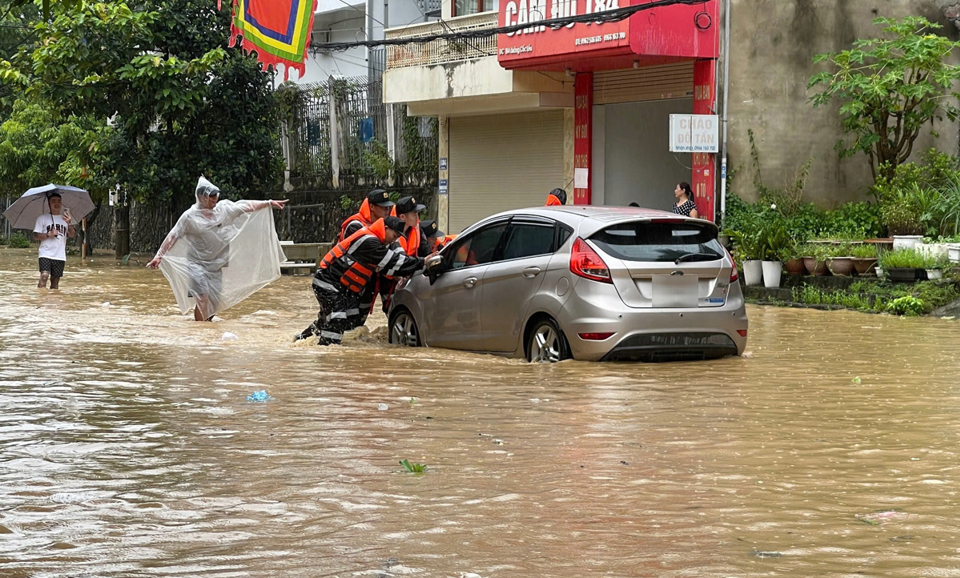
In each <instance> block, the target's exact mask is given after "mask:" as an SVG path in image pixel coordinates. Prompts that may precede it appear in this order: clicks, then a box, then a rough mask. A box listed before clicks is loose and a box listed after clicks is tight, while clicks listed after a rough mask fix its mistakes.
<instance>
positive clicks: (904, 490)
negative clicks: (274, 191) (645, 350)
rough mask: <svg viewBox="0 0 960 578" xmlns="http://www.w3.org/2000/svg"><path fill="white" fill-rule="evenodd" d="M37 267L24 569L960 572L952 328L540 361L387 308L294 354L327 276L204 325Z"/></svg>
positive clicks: (23, 361) (125, 288)
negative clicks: (462, 345)
mask: <svg viewBox="0 0 960 578" xmlns="http://www.w3.org/2000/svg"><path fill="white" fill-rule="evenodd" d="M143 263H145V260H144V259H142V258H141V265H142V264H143ZM35 270H36V253H35V249H34V250H10V249H2V248H0V576H2V577H4V578H14V577H21V576H24V577H26V576H38V577H76V576H169V575H183V576H222V577H230V576H290V577H304V578H306V577H317V576H341V577H347V576H370V577H387V576H401V575H405V576H438V577H448V576H450V577H455V578H456V577H462V576H463V577H466V576H471V577H472V576H473V575H474V574H475V575H479V576H481V577H483V578H489V577H506V576H518V577H519V576H524V577H527V576H537V577H541V576H543V577H546V576H556V577H584V576H617V577H621V576H711V577H712V576H758V577H759V576H814V575H816V576H854V575H855V576H902V577H915V576H958V575H960V521H958V513H960V508H958V504H957V491H958V489H960V462H958V447H960V446H958V444H960V419H958V416H960V358H958V356H957V355H956V351H957V346H958V343H960V339H958V338H960V323H958V322H955V321H946V320H934V319H924V318H913V319H899V318H895V317H890V316H877V315H866V314H860V313H853V312H844V311H839V312H820V311H811V310H798V309H777V308H769V307H752V308H750V309H749V315H750V322H751V326H750V343H749V345H748V348H747V350H748V352H749V354H748V355H747V356H746V357H745V358H737V359H724V360H718V361H711V362H698V363H671V364H660V365H642V364H591V363H581V362H564V363H560V364H556V365H552V366H549V365H548V366H540V365H537V366H534V365H529V364H526V363H523V362H520V361H516V360H505V359H500V358H496V357H491V356H483V355H473V354H464V353H457V352H449V351H442V350H429V349H419V350H410V349H401V348H398V347H392V346H389V345H387V344H386V343H384V338H383V336H384V335H385V332H384V330H383V327H382V326H383V322H384V320H383V318H382V316H378V317H377V318H374V319H373V320H372V321H371V323H370V329H371V331H366V332H361V335H360V337H359V338H355V339H353V340H351V341H349V342H348V343H347V344H346V345H345V346H343V347H331V348H318V347H313V346H309V345H303V344H296V345H295V344H293V343H291V342H290V339H291V337H292V335H293V334H294V333H295V332H297V331H299V330H301V329H303V327H305V326H306V325H307V324H308V323H309V322H310V320H311V319H312V318H313V316H314V315H315V305H316V301H315V299H314V297H313V295H312V292H311V291H310V289H309V278H304V277H284V278H281V279H280V280H278V281H277V282H275V283H274V284H272V285H271V286H269V287H268V288H266V289H265V290H263V291H261V292H260V293H258V294H256V295H255V296H254V297H252V298H251V299H249V300H248V301H246V302H244V303H242V304H241V305H239V306H237V307H235V308H234V309H231V310H229V311H226V312H224V313H223V314H222V317H223V320H221V321H218V322H215V323H206V324H203V323H195V322H193V321H191V320H190V318H189V316H181V315H180V314H179V312H178V310H177V309H176V307H175V304H174V301H173V296H172V293H171V291H170V288H169V286H168V285H167V284H166V282H165V280H164V279H163V276H162V275H161V274H160V273H159V272H156V271H148V270H145V269H143V268H142V266H136V263H135V262H133V261H132V262H131V265H130V266H128V267H123V266H119V265H116V264H114V261H113V259H111V258H107V257H97V258H95V259H93V260H92V261H90V262H88V263H87V264H86V265H85V266H84V265H81V264H80V263H79V259H77V258H75V257H70V258H68V263H67V272H66V275H65V277H64V279H63V281H62V283H61V287H62V289H61V291H60V292H59V293H50V292H39V291H38V290H37V289H36V288H35V285H36V276H37V275H36V273H35ZM224 332H230V333H233V334H235V335H236V336H237V339H236V340H235V341H223V340H222V336H223V333H224ZM261 390H263V391H266V392H267V394H268V395H269V399H267V400H266V401H262V402H260V401H248V400H247V398H248V396H250V395H251V394H253V393H254V392H258V391H261ZM252 399H256V398H252ZM404 459H407V460H409V461H410V462H412V463H420V464H426V466H427V470H426V472H425V473H423V474H412V473H407V472H405V471H404V468H403V467H402V466H401V465H400V464H399V462H400V460H404Z"/></svg>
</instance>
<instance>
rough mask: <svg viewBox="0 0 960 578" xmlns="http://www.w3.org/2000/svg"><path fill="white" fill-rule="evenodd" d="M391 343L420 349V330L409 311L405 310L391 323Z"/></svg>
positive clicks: (394, 317)
mask: <svg viewBox="0 0 960 578" xmlns="http://www.w3.org/2000/svg"><path fill="white" fill-rule="evenodd" d="M390 343H395V344H397V345H404V346H407V347H420V330H419V329H418V328H417V322H416V321H415V320H414V319H413V315H411V314H410V312H409V311H407V310H403V311H400V312H399V313H397V314H396V315H394V316H393V320H392V321H391V322H390Z"/></svg>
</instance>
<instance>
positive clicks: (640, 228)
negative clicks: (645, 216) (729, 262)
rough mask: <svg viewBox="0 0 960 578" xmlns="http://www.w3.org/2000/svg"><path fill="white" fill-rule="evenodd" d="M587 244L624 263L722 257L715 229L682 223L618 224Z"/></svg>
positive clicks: (707, 259) (641, 222) (698, 259)
mask: <svg viewBox="0 0 960 578" xmlns="http://www.w3.org/2000/svg"><path fill="white" fill-rule="evenodd" d="M590 240H591V241H593V242H594V243H596V244H597V245H598V246H599V247H600V248H601V249H602V250H603V251H604V252H605V253H609V254H610V255H613V256H614V257H616V258H618V259H623V260H625V261H647V262H649V261H653V262H657V261H662V262H667V261H673V262H675V261H677V260H678V259H680V260H682V261H690V262H692V261H716V260H717V259H722V258H723V255H724V251H723V246H721V245H720V242H719V241H717V230H716V229H715V228H713V227H711V226H708V225H701V224H699V223H691V222H684V221H636V222H633V223H620V224H618V225H613V226H612V227H607V228H606V229H603V230H602V231H599V232H597V233H594V234H593V236H591V237H590Z"/></svg>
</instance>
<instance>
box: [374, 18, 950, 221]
mask: <svg viewBox="0 0 960 578" xmlns="http://www.w3.org/2000/svg"><path fill="white" fill-rule="evenodd" d="M620 2H622V5H623V6H627V5H628V2H627V1H626V0H493V1H491V0H452V1H451V0H446V1H445V2H444V3H443V4H442V6H441V14H442V18H443V22H442V23H440V22H436V23H430V24H424V25H414V26H408V27H404V28H402V29H390V30H387V31H386V37H387V38H404V37H413V36H425V35H430V34H436V33H442V32H451V31H458V30H476V29H482V28H493V27H497V26H508V25H525V24H529V25H530V26H529V27H528V28H525V29H523V30H521V31H519V32H516V33H512V34H509V35H508V34H500V35H499V36H490V37H483V38H476V39H469V40H461V41H450V40H443V39H441V40H433V41H431V42H429V43H423V44H407V45H399V46H388V47H387V52H386V72H385V73H384V100H385V102H388V103H398V104H400V103H402V104H406V105H407V107H408V113H409V114H411V115H420V116H437V117H439V126H440V147H439V148H440V153H439V154H440V161H439V170H440V175H439V179H440V180H439V182H440V203H439V207H440V219H441V221H445V222H444V230H449V231H451V232H457V231H460V230H462V229H463V228H464V227H466V226H468V225H470V224H472V223H473V222H475V221H476V220H478V219H480V218H483V217H485V216H487V215H490V214H493V213H495V212H498V211H501V210H507V209H512V208H519V207H522V206H531V205H538V204H542V203H543V202H544V200H545V198H546V195H547V193H548V192H549V191H550V190H551V189H553V188H555V187H559V188H563V189H565V190H567V191H568V198H569V199H570V200H569V201H568V202H571V203H579V204H598V205H627V204H629V203H630V202H636V203H638V204H640V205H641V206H645V207H649V208H659V209H669V208H670V207H671V204H672V202H673V198H674V197H673V189H674V187H675V185H676V184H677V183H678V182H681V181H686V182H689V183H691V184H692V185H693V189H694V194H695V202H696V203H697V206H698V209H699V211H700V214H701V215H702V216H704V217H706V218H709V219H715V218H716V216H717V214H718V213H719V211H720V205H721V200H720V198H719V193H720V188H721V187H720V184H721V179H722V176H723V175H721V174H720V173H721V171H720V157H719V156H718V154H717V153H714V152H692V153H690V152H671V148H674V147H671V115H677V116H676V118H691V117H688V116H687V115H697V116H694V117H692V118H696V119H700V118H703V119H712V122H714V123H716V124H717V127H719V126H720V120H721V119H718V118H717V116H718V115H720V114H721V112H722V109H721V107H722V89H723V79H722V72H723V68H724V67H723V66H722V65H723V60H722V59H723V50H722V48H723V46H722V45H723V17H724V16H725V15H724V14H723V13H722V10H723V7H724V6H725V5H730V6H731V12H730V16H731V28H730V62H729V66H730V73H729V98H728V109H729V112H728V116H727V121H728V123H727V128H728V133H729V141H728V146H727V155H728V157H729V163H728V166H729V167H730V168H731V170H738V173H739V176H738V177H737V179H736V180H735V182H734V190H735V191H737V192H738V193H739V194H740V195H741V196H744V197H747V198H748V199H749V198H752V197H753V196H754V191H753V186H752V178H751V175H752V172H751V171H752V167H751V159H750V148H749V142H748V140H747V130H748V129H750V130H753V132H754V133H755V135H756V139H757V144H758V148H759V150H760V157H761V164H762V167H763V180H764V183H765V184H766V185H767V186H772V187H777V186H780V185H782V184H783V183H784V181H785V180H787V179H790V178H791V177H793V175H794V174H795V171H796V168H797V167H798V166H800V165H802V164H803V163H805V162H806V161H807V160H808V159H812V160H813V162H812V165H811V170H810V176H809V180H808V187H807V191H806V195H805V200H809V201H814V202H818V203H821V204H824V205H834V204H837V203H839V202H843V201H848V200H855V199H861V198H863V197H864V195H865V193H866V190H867V187H868V186H869V184H870V183H871V180H870V170H869V165H868V164H867V161H866V159H865V158H852V159H846V160H843V161H841V160H840V159H839V158H838V157H837V154H836V152H835V150H834V145H835V144H836V142H837V141H838V140H839V139H840V138H841V137H842V132H841V128H840V123H839V115H838V108H837V107H836V106H834V107H824V108H819V109H814V108H813V107H812V106H811V105H810V104H809V102H808V99H809V96H810V93H809V92H808V91H807V88H806V86H807V82H808V81H809V78H810V76H811V75H812V74H814V73H815V72H817V71H818V70H819V69H818V67H816V66H815V65H814V64H813V57H814V56H815V55H816V54H818V53H821V52H827V51H837V50H842V49H844V48H847V47H849V46H850V44H851V43H852V42H853V41H854V40H855V39H857V38H860V37H869V36H875V35H877V34H879V32H880V31H879V29H878V28H877V27H875V26H874V25H873V24H872V20H873V18H875V17H876V16H891V17H902V16H905V15H908V14H921V15H923V16H926V17H927V18H928V19H931V20H934V21H940V22H942V23H944V24H945V25H946V27H945V31H946V33H947V34H949V35H953V36H955V35H956V34H957V27H956V26H955V25H954V22H953V21H949V20H948V18H947V17H945V16H944V11H943V10H942V8H943V7H942V6H939V5H938V4H937V3H935V2H929V1H924V0H891V1H890V2H885V3H883V5H882V6H873V5H867V4H863V3H853V2H845V1H842V0H803V1H801V0H792V1H787V2H782V1H775V0H756V1H752V0H751V1H747V0H730V1H729V2H724V1H722V0H706V1H705V2H703V3H702V4H696V5H692V6H686V5H676V6H669V7H662V8H657V9H653V10H644V11H640V12H636V13H634V14H633V15H631V16H629V17H628V18H626V19H625V20H622V21H620V22H590V23H577V24H573V25H570V26H566V27H563V28H560V29H552V28H549V27H545V26H542V25H538V22H540V21H542V20H544V19H549V18H556V17H562V16H570V15H576V14H590V13H596V12H601V11H603V10H610V9H616V8H619V7H620V6H621V4H620ZM701 115H702V116H701ZM932 128H933V129H934V130H935V131H936V132H938V133H939V134H940V135H941V136H940V137H939V138H938V139H935V138H934V137H932V136H930V135H924V136H923V137H922V138H921V140H920V142H918V143H917V147H915V150H917V151H922V150H923V149H925V148H927V147H929V146H933V145H936V146H938V147H939V148H941V150H946V151H949V152H955V151H956V148H957V135H958V131H957V126H956V124H955V123H936V124H935V126H934V127H932ZM713 134H714V135H716V136H711V135H710V134H709V133H708V136H707V137H706V138H708V139H710V138H713V139H717V140H720V139H719V135H720V134H722V131H717V132H716V133H713ZM719 144H721V143H719V142H714V143H711V146H710V147H707V148H706V150H710V151H716V150H718V148H717V145H719Z"/></svg>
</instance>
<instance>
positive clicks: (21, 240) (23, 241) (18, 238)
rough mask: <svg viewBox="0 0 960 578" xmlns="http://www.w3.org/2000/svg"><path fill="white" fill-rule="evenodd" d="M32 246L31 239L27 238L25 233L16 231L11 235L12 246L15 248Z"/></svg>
mask: <svg viewBox="0 0 960 578" xmlns="http://www.w3.org/2000/svg"><path fill="white" fill-rule="evenodd" d="M29 246H30V240H29V239H27V238H26V237H25V236H24V235H23V233H14V234H13V236H12V237H10V247H11V248H13V249H26V248H27V247H29Z"/></svg>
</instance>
